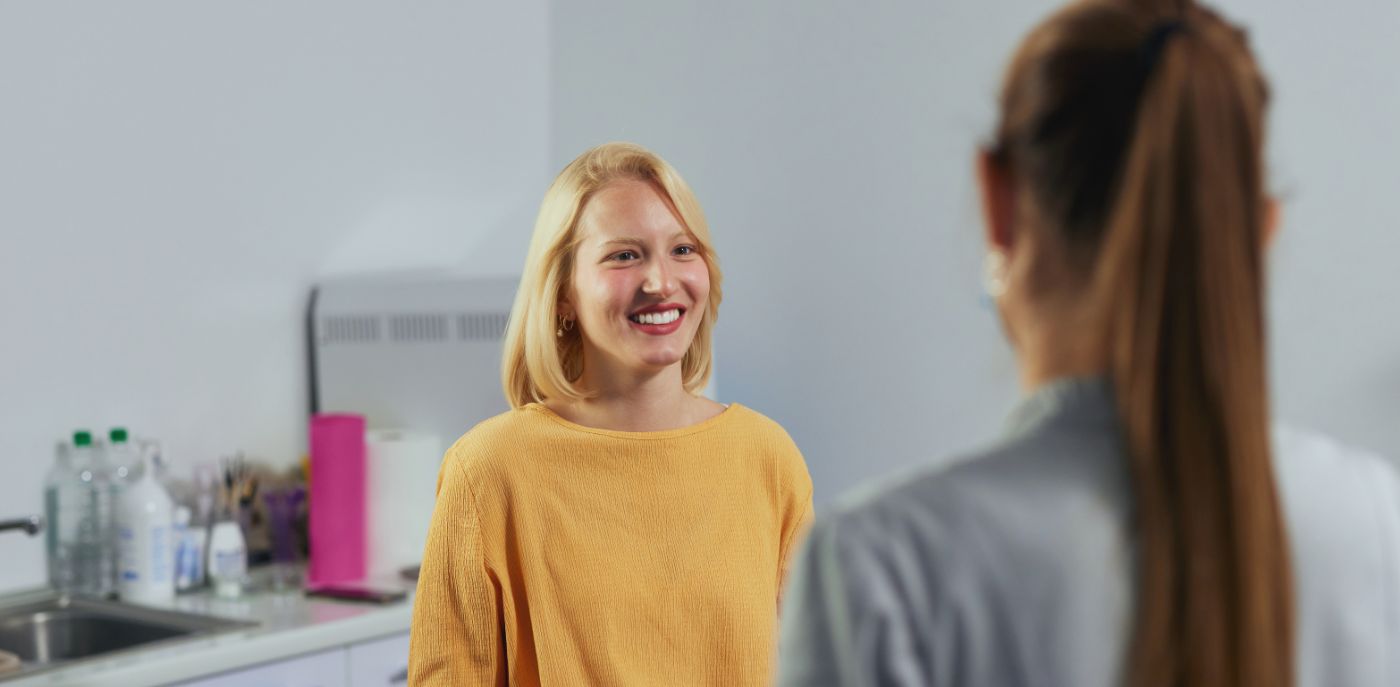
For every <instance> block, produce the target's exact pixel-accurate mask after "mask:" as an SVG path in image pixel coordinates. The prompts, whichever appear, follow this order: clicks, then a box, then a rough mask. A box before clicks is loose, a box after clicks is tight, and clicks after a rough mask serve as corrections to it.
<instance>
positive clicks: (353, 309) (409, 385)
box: [307, 273, 518, 444]
mask: <svg viewBox="0 0 1400 687" xmlns="http://www.w3.org/2000/svg"><path fill="white" fill-rule="evenodd" d="M517 281H518V280H517V279H516V278H514V277H510V278H472V277H462V276H457V275H451V274H441V273H425V274H400V275H387V276H362V277H344V278H338V279H333V280H327V281H325V282H323V283H321V284H320V285H318V286H317V287H316V288H315V289H313V290H312V293H311V303H310V307H309V308H308V314H307V353H308V355H309V356H310V365H309V369H310V372H311V380H310V390H311V412H313V413H318V412H337V411H340V412H353V413H359V414H361V415H364V416H365V419H366V421H367V425H368V427H369V428H370V429H376V428H380V429H388V428H395V429H398V428H407V429H414V430H420V431H426V432H430V433H432V434H436V435H437V436H439V437H441V438H442V440H443V441H444V442H447V443H449V444H450V443H451V442H452V441H454V440H456V438H457V437H459V436H461V435H462V434H463V433H464V432H466V431H467V430H468V429H471V428H472V426H473V425H475V424H476V423H477V422H480V421H481V420H484V419H486V418H488V417H491V416H493V415H496V414H499V413H502V412H505V410H506V409H507V408H508V406H507V404H506V401H505V395H504V392H503V391H502V390H501V372H500V370H501V338H502V336H503V335H504V334H505V328H506V320H507V319H508V318H509V316H510V308H511V304H512V302H513V301H514V299H515V288H516V284H517Z"/></svg>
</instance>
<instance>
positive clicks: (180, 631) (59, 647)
mask: <svg viewBox="0 0 1400 687" xmlns="http://www.w3.org/2000/svg"><path fill="white" fill-rule="evenodd" d="M254 625H255V623H247V622H242V621H237V620H227V619H224V618H215V617H212V616H206V615H197V614H193V613H181V612H178V611H168V610H163V609H157V608H149V607H145V606H133V605H129V604H121V603H114V602H108V601H97V600H92V599H80V598H71V597H67V596H58V595H53V594H49V595H43V596H40V597H38V598H35V597H32V596H31V597H28V598H25V599H24V600H22V601H18V602H14V603H10V604H6V605H3V606H0V650H4V651H8V652H11V653H14V654H17V655H19V657H20V660H21V661H23V667H22V668H21V669H20V671H19V672H17V673H16V672H12V673H6V674H4V675H3V676H0V681H3V680H5V679H8V678H12V677H18V676H20V675H32V674H34V673H36V672H40V671H43V670H48V669H51V668H58V667H60V666H68V665H72V664H73V663H75V662H77V661H82V660H85V659H89V658H96V657H103V658H106V657H110V656H111V655H113V654H115V653H116V652H121V651H130V650H132V649H135V648H137V647H142V648H146V647H152V646H156V645H164V644H167V643H172V642H177V641H181V640H188V639H193V638H196V637H202V636H207V635H210V634H215V633H218V632H227V631H230V630H237V629H242V628H247V627H253V626H254Z"/></svg>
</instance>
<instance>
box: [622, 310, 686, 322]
mask: <svg viewBox="0 0 1400 687" xmlns="http://www.w3.org/2000/svg"><path fill="white" fill-rule="evenodd" d="M680 318H681V311H680V309H679V308H672V309H670V310H666V311H664V312H648V313H642V314H640V315H633V316H632V321H634V322H637V323H638V324H670V323H672V322H675V321H676V320H679V319H680Z"/></svg>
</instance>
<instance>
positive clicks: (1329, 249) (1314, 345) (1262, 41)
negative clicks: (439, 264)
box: [551, 0, 1400, 503]
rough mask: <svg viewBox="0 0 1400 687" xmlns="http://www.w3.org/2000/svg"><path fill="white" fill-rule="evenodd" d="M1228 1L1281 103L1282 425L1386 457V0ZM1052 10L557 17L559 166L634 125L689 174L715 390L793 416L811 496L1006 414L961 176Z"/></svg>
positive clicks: (1398, 63) (1392, 432)
mask: <svg viewBox="0 0 1400 687" xmlns="http://www.w3.org/2000/svg"><path fill="white" fill-rule="evenodd" d="M1222 4H1223V5H1224V7H1225V9H1226V10H1227V11H1228V12H1230V13H1232V14H1233V15H1236V16H1237V17H1239V18H1240V19H1242V20H1245V21H1247V22H1248V23H1249V24H1250V25H1251V26H1253V27H1254V34H1255V35H1256V37H1257V46H1258V50H1259V51H1260V53H1261V54H1262V59H1263V61H1264V63H1265V65H1266V67H1267V68H1268V69H1269V71H1270V73H1271V75H1272V77H1273V81H1274V88H1275V92H1276V96H1277V99H1276V103H1277V107H1276V111H1275V117H1274V127H1273V137H1274V140H1273V148H1272V160H1273V171H1274V175H1275V181H1276V185H1277V186H1278V187H1279V189H1280V190H1281V191H1282V192H1284V193H1285V194H1286V197H1287V198H1288V202H1287V205H1286V213H1287V218H1286V227H1285V233H1284V234H1283V236H1282V237H1281V239H1280V241H1279V243H1278V245H1277V247H1276V251H1275V255H1274V263H1273V265H1274V270H1275V274H1274V292H1273V299H1274V319H1273V329H1274V341H1275V349H1274V357H1273V368H1274V370H1275V394H1276V397H1277V406H1278V408H1279V410H1280V413H1279V414H1280V416H1281V417H1284V418H1287V419H1290V420H1291V421H1293V422H1295V423H1300V424H1307V425H1311V426H1315V427H1319V428H1322V429H1325V430H1329V431H1332V432H1335V433H1337V434H1338V435H1340V436H1342V437H1344V438H1346V439H1348V440H1351V441H1353V442H1356V443H1360V444H1363V445H1368V446H1371V447H1373V448H1377V449H1381V450H1383V451H1385V452H1387V453H1389V454H1390V455H1392V456H1400V422H1396V417H1397V413H1400V317H1397V315H1396V313H1400V309H1397V308H1396V306H1395V305H1394V304H1395V303H1396V302H1397V301H1400V277H1397V276H1396V275H1397V270H1396V269H1395V268H1394V267H1393V262H1394V259H1395V258H1394V256H1395V255H1396V254H1397V253H1400V209H1398V208H1397V205H1396V204H1395V203H1394V201H1393V195H1394V189H1395V188H1396V182H1397V179H1398V178H1400V176H1398V175H1397V173H1396V160H1398V159H1400V134H1397V133H1396V129H1395V127H1394V122H1397V121H1400V90H1397V89H1396V88H1395V85H1396V83H1397V81H1396V78H1395V73H1396V72H1397V71H1400V48H1398V47H1396V44H1395V43H1394V41H1393V37H1394V36H1395V35H1397V34H1400V5H1398V4H1396V3H1394V2H1391V1H1390V0H1372V1H1369V2H1366V1H1361V0H1350V1H1349V2H1346V3H1343V4H1340V5H1339V4H1336V3H1333V4H1328V5H1326V6H1325V7H1323V6H1319V5H1316V3H1312V4H1310V3H1307V2H1303V1H1302V0H1289V1H1288V2H1285V3H1278V2H1264V1H1263V0H1234V1H1231V2H1225V3H1222ZM662 5H664V6H662ZM1056 6H1058V3H1050V2H1032V1H1030V0H1018V1H1016V2H995V3H991V2H971V1H966V2H964V1H962V0H958V1H956V2H950V1H948V0H940V1H938V2H926V1H912V0H911V1H904V2H880V3H848V2H836V1H835V0H813V1H810V2H801V3H798V2H777V3H745V2H735V1H728V0H726V1H721V2H714V1H706V2H700V1H698V0H696V1H690V2H674V3H643V2H626V1H620V0H617V1H612V2H595V3H588V4H587V6H586V7H584V6H580V5H575V4H571V3H556V5H555V8H554V12H553V13H552V15H551V20H552V22H553V25H554V29H553V30H554V45H555V52H554V56H553V65H554V70H553V75H552V83H553V94H554V95H553V97H554V109H553V116H554V124H553V141H554V143H553V162H554V164H555V166H556V167H557V166H559V165H562V164H564V163H565V162H567V160H569V159H570V158H572V157H573V156H574V155H576V154H577V153H578V152H580V151H581V150H583V149H584V148H586V147H588V146H590V145H594V144H596V143H599V142H602V141H606V140H609V139H619V138H621V139H631V140H635V141H637V142H639V143H642V144H644V145H647V146H650V147H652V148H654V149H655V150H657V151H658V152H660V153H661V154H662V155H664V156H666V157H667V158H668V159H669V160H671V162H673V163H674V164H675V165H676V166H677V167H678V168H679V169H680V171H681V173H682V174H683V175H685V176H686V177H687V179H688V180H689V181H690V182H691V184H692V185H693V186H694V188H695V189H696V192H697V193H698V195H699V197H700V200H701V202H702V204H704V206H705V208H706V210H707V213H708V215H709V219H710V223H711V227H712V229H713V232H714V234H715V237H716V242H717V244H718V249H719V252H720V255H721V257H722V259H723V265H724V267H725V274H726V286H727V287H728V288H727V291H726V300H725V303H724V306H723V308H722V311H721V318H720V326H719V328H718V334H717V336H718V355H719V356H720V358H719V361H720V364H719V389H720V393H721V397H722V399H723V400H736V401H740V402H744V403H747V404H750V405H752V406H754V407H756V408H758V409H759V410H761V411H763V412H765V413H768V414H769V415H771V416H772V417H774V418H775V419H777V420H779V421H780V422H782V423H783V424H784V425H785V426H786V427H787V428H788V430H789V431H790V432H791V433H792V435H793V436H794V438H795V439H796V441H797V443H798V445H799V446H800V447H801V448H802V449H803V451H804V453H805V454H806V456H807V460H808V465H809V466H810V468H811V471H812V475H813V478H814V480H815V482H816V487H817V500H818V502H819V503H821V502H825V501H828V500H829V499H830V498H832V497H833V496H834V495H835V494H836V493H838V492H839V491H841V490H843V489H845V488H847V487H848V486H850V485H851V484H852V483H854V482H858V481H861V480H864V479H867V478H870V477H872V476H874V475H879V474H883V473H887V472H889V471H891V470H894V469H898V468H901V467H904V466H907V465H911V464H913V463H916V462H923V461H930V460H933V461H937V460H946V459H948V458H949V457H950V455H951V454H953V453H954V452H956V451H958V450H962V449H966V448H968V447H971V446H975V445H976V444H977V443H978V442H980V441H983V440H986V439H988V438H990V437H991V436H993V434H994V433H995V432H996V431H997V428H998V427H999V426H1000V423H1001V418H1002V417H1003V416H1004V413H1005V411H1006V410H1007V409H1008V408H1009V407H1010V405H1011V404H1012V403H1013V402H1014V399H1015V397H1016V395H1017V391H1016V388H1015V376H1014V370H1013V368H1012V363H1011V360H1010V356H1009V351H1008V349H1007V348H1006V346H1005V344H1004V343H1003V342H1002V340H1001V336H1000V332H999V329H998V326H997V324H996V322H995V320H994V317H993V315H992V314H991V312H990V311H988V310H986V309H984V308H983V307H981V306H980V305H979V296H980V291H981V286H980V257H981V248H980V233H979V232H980V227H979V224H978V216H977V211H976V204H975V203H976V201H975V196H974V193H973V187H972V183H971V178H970V172H971V163H972V156H973V152H974V146H975V144H976V143H978V142H979V141H982V140H984V138H985V136H986V135H987V133H988V132H989V130H990V127H991V126H992V120H993V114H994V112H993V98H994V94H995V91H996V89H997V87H998V83H999V79H1000V76H1001V71H1002V69H1003V67H1004V65H1005V62H1006V60H1007V59H1008V57H1009V55H1010V52H1011V50H1012V49H1013V47H1014V46H1015V44H1016V42H1017V41H1018V40H1019V38H1020V36H1021V35H1022V34H1023V33H1024V32H1025V31H1026V30H1027V29H1028V28H1029V27H1030V26H1031V25H1033V23H1034V22H1036V21H1038V20H1039V19H1040V18H1042V17H1043V16H1044V15H1045V14H1046V13H1047V12H1048V11H1050V10H1051V9H1052V8H1054V7H1056Z"/></svg>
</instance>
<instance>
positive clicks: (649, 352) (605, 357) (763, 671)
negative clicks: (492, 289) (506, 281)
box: [409, 143, 812, 685]
mask: <svg viewBox="0 0 1400 687" xmlns="http://www.w3.org/2000/svg"><path fill="white" fill-rule="evenodd" d="M719 303H720V270H719V262H718V260H717V258H716V255H715V251H714V247H713V245H712V244H711V242H710V232H709V229H708V228H707V226H706V224H705V218H704V215H703V214H702V213H701V211H700V205H699V203H698V202H697V201H696V199H695V196H694V195H693V194H692V193H691V191H690V189H689V187H687V186H686V183H685V182H684V181H683V180H682V179H681V177H680V175H679V174H677V173H676V171H675V170H674V169H672V168H671V166H670V165H669V164H667V163H666V162H665V161H664V160H662V159H661V158H660V157H658V156H656V155H654V154H652V153H651V152H649V151H647V150H645V149H643V148H641V147H638V146H635V145H630V144H624V143H610V144H606V145H602V146H599V147H597V148H594V149H592V150H589V151H588V152H586V153H584V154H583V155H581V156H579V158H578V159H576V160H574V161H573V162H572V163H570V164H569V165H568V166H567V167H565V168H564V171H563V172H561V173H560V174H559V176H558V178H556V179H555V181H554V183H553V184H552V185H551V186H550V188H549V190H548V192H546V194H545V199H544V202H543V204H542V205H541V207H540V214H539V218H538V220H537V221H536V224H535V231H534V236H533V238H532V239H531V241H530V250H529V255H528V257H527V258H526V261H525V269H524V273H523V275H522V277H521V280H520V291H519V293H518V294H517V296H516V301H515V307H514V310H513V311H512V313H511V319H510V325H509V327H508V328H507V332H506V341H505V353H504V361H503V365H502V368H503V369H502V378H503V383H504V385H505V393H506V397H507V399H508V400H509V401H510V405H511V407H512V410H510V411H509V412H506V413H505V414H502V415H499V416H497V417H494V418H492V419H490V420H487V421H485V422H483V423H481V424H479V425H477V426H476V427H474V428H473V429H472V430H471V431H470V432H468V433H467V434H466V435H465V436H463V437H462V438H461V439H460V440H458V441H457V443H456V444H455V445H454V446H453V447H452V448H451V449H450V450H449V451H448V453H447V456H446V458H445V460H444V462H443V466H442V472H441V475H440V477H439V480H438V500H437V507H436V510H435V511H434V514H433V522H432V528H431V531H430V533H429V535H428V547H427V551H426V552H425V554H424V561H423V569H422V576H421V577H420V579H419V583H418V595H417V598H416V600H415V602H414V617H413V635H412V648H411V651H410V661H409V663H410V681H411V682H412V683H413V684H415V685H426V684H440V685H478V684H499V685H504V684H507V683H509V684H512V685H535V684H570V685H585V684H587V685H627V684H635V685H659V684H685V685H707V684H709V685H745V684H762V683H767V682H768V681H769V680H770V679H771V662H772V655H773V647H774V643H775V634H776V632H775V626H776V619H777V607H778V594H779V586H780V584H781V581H782V578H783V569H784V567H785V563H786V560H787V558H788V555H789V553H790V552H791V551H792V549H793V544H794V539H795V538H796V537H797V536H798V534H799V532H800V531H801V529H802V527H803V525H804V523H806V522H807V521H809V520H810V519H811V517H812V506H811V496H812V483H811V479H810V477H809V476H808V474H807V469H806V466H805V464H804V463H803V460H802V456H801V454H800V453H799V452H798V450H797V447H796V446H795V445H793V442H792V440H791V439H790V438H789V437H788V435H787V433H786V432H784V431H783V429H782V428H781V427H780V426H778V425H777V423H775V422H773V421H772V420H769V419H768V418H766V417H764V416H762V415H760V414H759V413H757V412H754V411H753V410H750V409H748V408H745V407H743V406H740V405H738V404H730V405H728V406H724V405H721V404H719V403H716V402H714V401H711V400H709V399H707V398H704V397H703V396H701V395H700V391H701V390H702V389H703V388H704V387H705V385H706V383H707V381H708V379H709V376H710V371H711V341H710V337H711V332H712V331H713V329H714V325H715V319H716V317H717V316H718V313H719Z"/></svg>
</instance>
